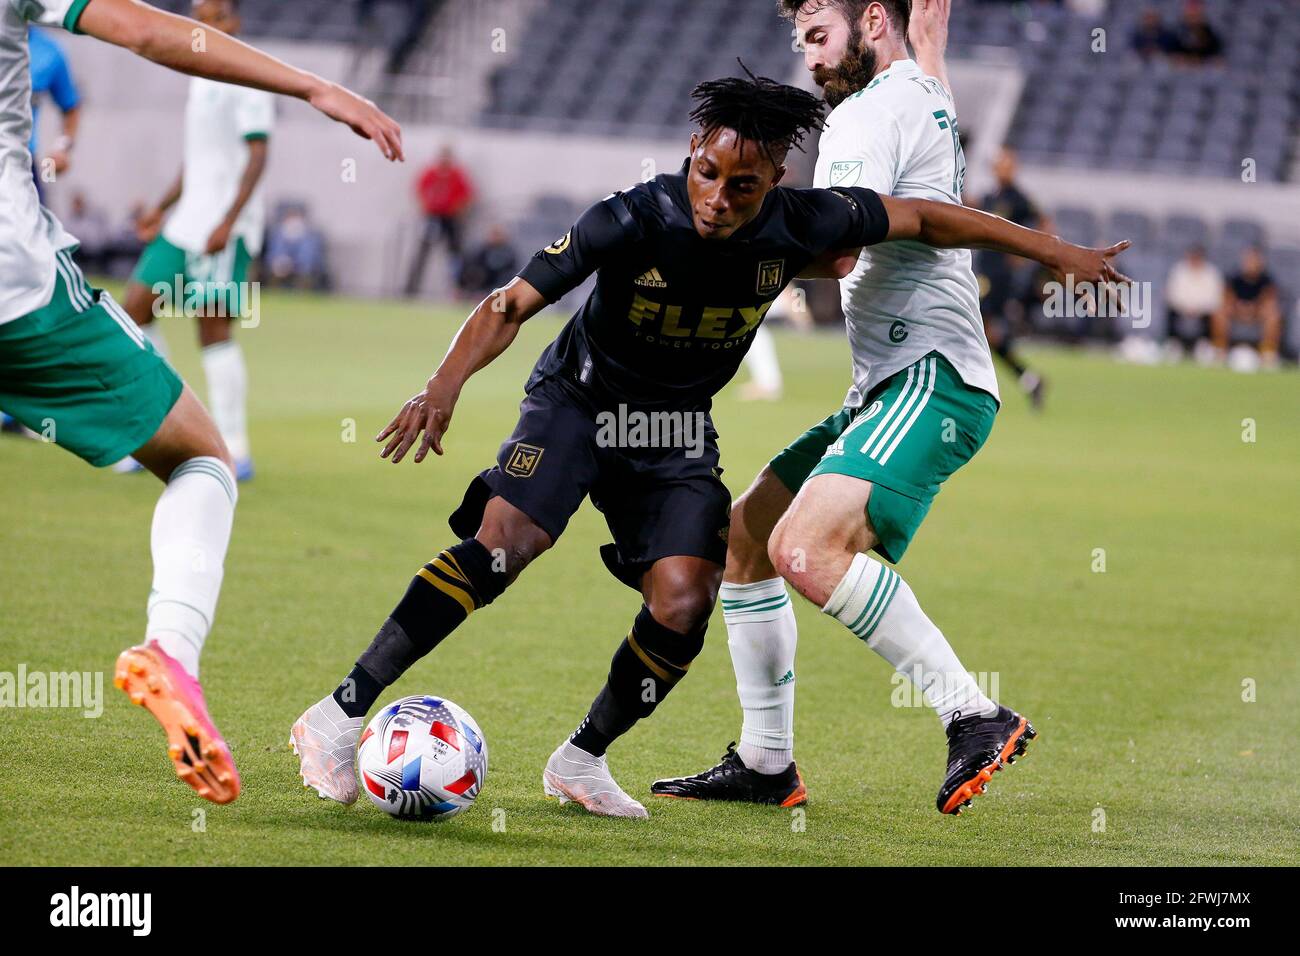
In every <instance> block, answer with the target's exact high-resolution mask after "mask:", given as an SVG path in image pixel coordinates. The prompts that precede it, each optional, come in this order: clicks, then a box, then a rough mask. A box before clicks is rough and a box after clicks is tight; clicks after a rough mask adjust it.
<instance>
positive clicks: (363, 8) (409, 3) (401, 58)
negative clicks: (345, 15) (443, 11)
mask: <svg viewBox="0 0 1300 956" xmlns="http://www.w3.org/2000/svg"><path fill="white" fill-rule="evenodd" d="M443 2H444V0H389V3H388V4H387V6H390V7H396V6H404V7H405V8H406V13H405V17H404V21H405V22H404V23H403V26H402V29H401V31H400V32H398V33H397V34H396V35H395V37H394V40H393V42H392V45H391V46H390V47H389V50H388V59H387V61H386V62H385V64H384V72H385V73H389V74H393V73H401V72H402V68H403V67H404V66H405V65H406V61H407V59H408V58H409V57H410V55H411V54H412V53H413V52H414V51H415V48H416V47H417V46H419V44H420V38H421V37H423V36H424V31H425V30H426V29H427V28H428V26H429V22H430V21H431V20H432V19H433V16H434V14H435V13H437V12H438V8H439V7H441V6H442V4H443ZM376 6H378V4H376V2H375V0H358V3H357V25H358V26H360V27H362V28H366V27H369V26H371V25H372V23H371V20H372V18H373V17H374V16H375V15H376V10H375V7H376ZM379 15H381V16H390V15H391V11H383V12H381V13H380V14H379Z"/></svg>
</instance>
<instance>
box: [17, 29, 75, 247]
mask: <svg viewBox="0 0 1300 956" xmlns="http://www.w3.org/2000/svg"><path fill="white" fill-rule="evenodd" d="M27 45H28V49H29V50H30V53H31V79H32V139H31V142H30V143H28V144H27V148H28V149H29V150H31V154H32V163H33V168H32V174H33V176H34V177H35V179H36V192H37V193H38V194H39V195H40V197H41V202H45V191H44V188H43V187H44V185H45V183H46V182H49V181H51V180H52V177H53V176H55V175H58V174H60V173H62V172H63V171H64V170H65V169H67V168H68V163H69V161H70V159H71V153H72V145H73V143H74V141H75V140H76V138H77V125H78V123H80V122H81V94H80V93H79V92H77V84H76V83H74V82H73V80H72V71H71V70H69V69H68V61H67V58H66V57H65V56H64V55H63V49H62V48H61V47H60V46H59V45H58V44H57V43H55V42H54V41H53V40H52V39H50V37H49V36H48V35H47V34H46V33H45V31H43V30H38V29H36V28H35V27H28V28H27ZM42 94H49V97H50V99H52V100H53V101H54V105H55V106H56V107H58V109H59V112H60V113H62V114H63V129H62V131H61V132H60V135H59V138H58V139H57V140H55V141H54V147H53V149H51V150H50V153H49V155H48V156H45V157H40V153H39V152H38V151H37V149H36V131H37V129H38V128H39V126H38V122H39V120H40V112H41V107H40V102H41V98H42ZM38 157H39V158H38ZM42 159H44V160H48V161H49V162H48V166H43V165H42ZM74 235H75V233H74Z"/></svg>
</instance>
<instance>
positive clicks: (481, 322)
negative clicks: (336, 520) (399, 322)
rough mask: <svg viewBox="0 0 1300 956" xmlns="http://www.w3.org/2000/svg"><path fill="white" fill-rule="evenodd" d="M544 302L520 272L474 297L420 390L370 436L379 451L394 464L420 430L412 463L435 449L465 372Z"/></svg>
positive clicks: (499, 347) (495, 351) (497, 349)
mask: <svg viewBox="0 0 1300 956" xmlns="http://www.w3.org/2000/svg"><path fill="white" fill-rule="evenodd" d="M545 306H546V299H544V298H543V297H542V295H541V293H539V292H538V291H537V290H536V289H535V288H533V286H532V285H531V284H530V283H528V282H526V281H525V280H523V279H520V278H515V279H513V280H511V282H510V283H509V284H508V285H506V286H505V287H503V288H501V289H497V290H496V291H495V292H493V293H492V294H491V295H489V296H488V297H487V298H486V299H484V300H483V301H482V302H480V303H479V304H478V307H477V308H476V309H475V310H474V311H473V312H472V313H470V316H469V318H468V319H466V320H465V324H464V325H462V326H461V327H460V330H459V331H458V332H457V333H456V336H455V338H453V339H452V340H451V345H450V346H449V347H448V349H447V354H446V355H445V356H444V357H443V360H442V362H441V364H440V365H439V366H438V370H437V371H436V372H434V373H433V376H432V377H431V378H430V379H429V381H428V384H426V385H425V387H424V391H423V392H421V393H419V394H418V395H415V396H413V397H412V398H411V399H410V400H408V401H407V402H406V404H404V405H403V406H402V408H401V410H400V411H399V412H398V413H397V414H396V415H395V416H394V417H393V420H392V421H391V422H389V423H388V425H387V427H386V428H384V430H383V431H381V432H380V433H379V434H378V435H377V436H376V437H375V441H378V442H387V444H385V446H384V449H383V451H381V452H380V453H379V456H380V457H381V458H388V459H390V460H391V461H392V462H393V463H394V464H396V463H397V462H399V461H401V460H402V459H403V458H405V457H406V453H407V452H408V451H409V450H410V449H411V447H412V446H413V445H414V444H415V442H416V441H417V439H419V438H420V433H421V432H423V433H424V438H423V439H422V440H420V447H419V448H418V449H417V451H416V453H415V461H416V463H417V464H418V463H419V462H422V461H424V459H425V456H426V455H428V453H429V449H430V448H432V449H433V451H434V452H435V453H436V454H439V455H441V454H442V453H443V451H442V436H443V435H444V434H446V432H447V429H448V428H449V427H450V425H451V416H452V413H453V412H454V411H455V409H456V402H457V401H458V400H459V398H460V392H461V389H462V388H464V387H465V383H466V382H467V381H468V380H469V377H470V376H471V375H473V374H474V373H475V372H477V371H479V370H480V369H482V368H486V367H487V366H488V365H490V364H491V363H492V362H493V361H494V360H495V359H496V358H497V356H499V355H500V354H501V353H502V352H504V351H505V350H506V349H508V348H509V347H510V343H512V342H513V341H514V340H515V336H516V335H518V334H519V326H521V325H523V323H524V322H526V321H528V320H529V319H530V318H532V317H533V316H534V315H536V314H537V313H538V312H540V311H541V310H542V309H543V308H545Z"/></svg>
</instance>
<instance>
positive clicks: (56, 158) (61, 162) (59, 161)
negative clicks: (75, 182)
mask: <svg viewBox="0 0 1300 956" xmlns="http://www.w3.org/2000/svg"><path fill="white" fill-rule="evenodd" d="M46 158H47V159H50V160H53V162H54V172H55V174H56V175H62V174H63V173H65V172H67V170H68V166H69V165H71V163H72V157H71V156H69V155H68V151H67V150H66V149H56V150H54V151H53V152H51V153H50V155H49V156H48V157H46Z"/></svg>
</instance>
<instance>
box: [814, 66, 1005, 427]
mask: <svg viewBox="0 0 1300 956" xmlns="http://www.w3.org/2000/svg"><path fill="white" fill-rule="evenodd" d="M965 175H966V160H965V157H964V156H963V154H962V149H961V142H960V140H959V139H958V134H957V107H956V105H955V104H954V102H953V98H952V95H951V94H950V93H949V92H948V91H947V89H945V88H944V86H943V84H942V83H940V82H939V81H938V80H936V79H935V78H934V77H930V76H926V75H925V74H924V73H922V72H921V68H920V67H918V66H917V65H916V63H915V62H914V61H912V60H897V61H895V62H894V63H892V64H890V66H889V68H888V69H886V70H885V71H884V72H882V73H880V74H879V75H878V76H876V78H875V79H873V80H872V81H871V83H870V84H868V85H867V87H866V89H864V90H861V91H860V92H858V93H855V94H854V95H853V96H851V97H849V98H848V99H846V100H845V101H844V102H842V103H841V104H840V105H839V106H837V107H835V109H834V110H832V111H831V114H830V116H829V117H827V120H826V130H825V132H824V133H823V134H822V138H821V145H820V147H819V148H818V155H817V173H816V178H815V180H814V183H813V185H815V186H818V187H822V188H826V187H831V186H864V187H866V188H868V189H874V190H875V191H876V192H878V193H881V194H883V195H887V196H896V197H899V198H906V199H931V200H935V201H937V202H950V203H955V204H957V205H961V193H962V183H963V180H964V179H965ZM840 300H841V304H842V306H843V309H844V323H845V325H846V326H847V328H848V334H849V348H850V350H851V352H852V354H853V386H852V387H851V388H850V389H849V393H848V396H847V397H846V398H845V400H844V404H845V405H846V406H848V407H851V408H857V407H858V406H860V405H861V404H862V402H863V399H864V398H865V397H866V395H867V393H868V392H869V391H870V390H871V389H872V388H874V387H875V386H876V385H877V384H879V383H880V382H882V381H884V380H885V379H887V378H889V376H891V375H893V374H894V373H895V372H898V371H901V370H902V369H905V368H907V367H908V366H909V365H911V364H912V363H913V362H915V361H917V360H918V359H920V358H921V357H922V356H924V355H926V354H927V353H928V352H931V351H937V352H939V353H940V354H941V355H943V356H944V357H945V358H946V359H948V361H949V362H951V363H952V365H953V367H954V368H955V369H956V370H957V372H958V374H960V375H961V377H962V380H963V381H964V382H965V383H966V384H967V385H971V386H973V387H975V388H979V389H983V390H984V391H986V392H988V393H989V394H990V395H992V396H993V397H994V398H999V396H998V382H997V377H996V376H995V375H994V373H993V360H992V357H991V356H990V355H989V345H988V340H987V339H986V338H985V337H984V322H983V319H982V318H981V317H980V296H979V285H978V283H977V282H976V279H975V274H974V272H972V271H971V254H970V250H968V249H935V248H932V247H930V246H927V245H925V244H923V243H920V242H911V241H898V242H885V243H881V244H880V245H876V246H870V247H868V248H866V249H863V250H862V255H861V257H860V258H859V259H858V263H857V266H856V267H855V268H854V270H853V272H852V274H851V275H849V276H847V277H846V278H844V279H841V280H840Z"/></svg>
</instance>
